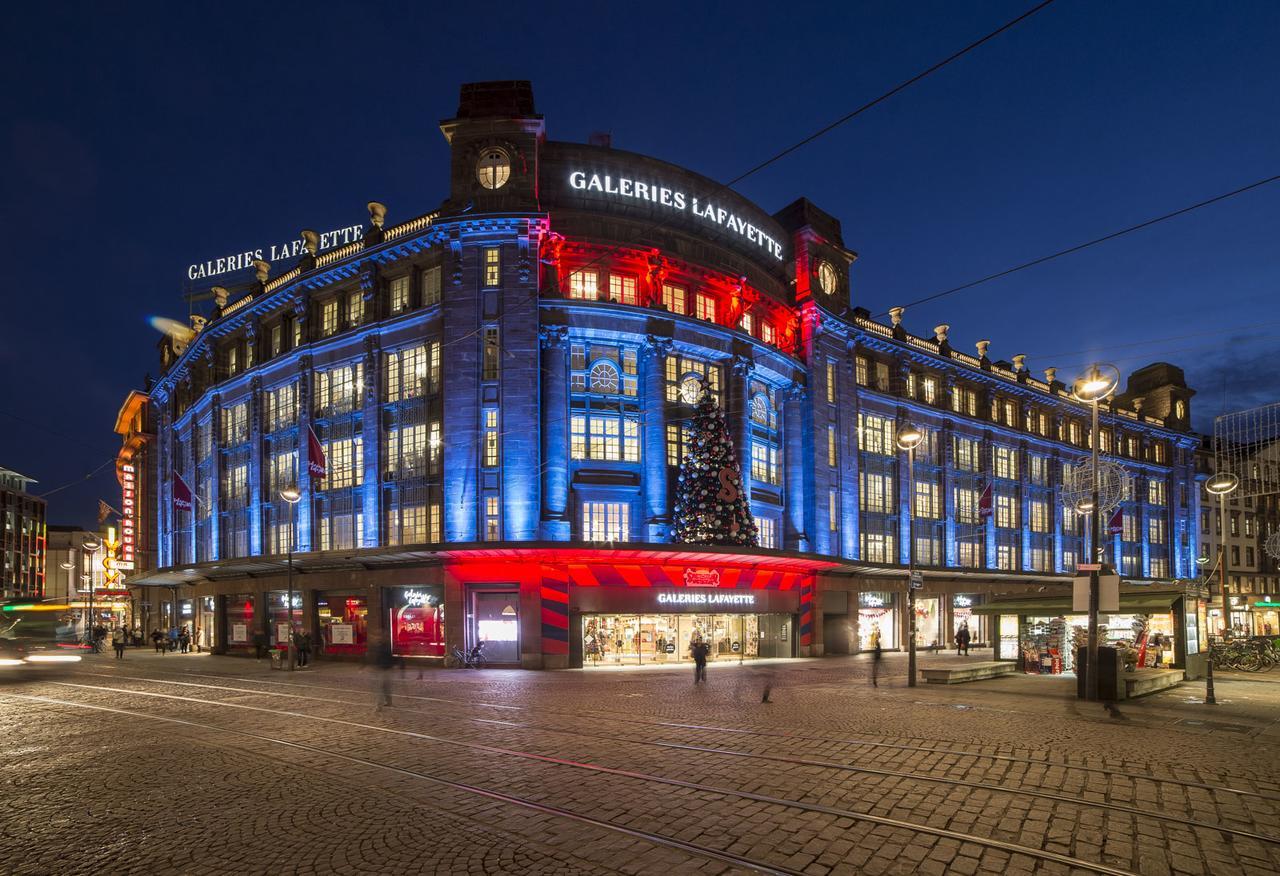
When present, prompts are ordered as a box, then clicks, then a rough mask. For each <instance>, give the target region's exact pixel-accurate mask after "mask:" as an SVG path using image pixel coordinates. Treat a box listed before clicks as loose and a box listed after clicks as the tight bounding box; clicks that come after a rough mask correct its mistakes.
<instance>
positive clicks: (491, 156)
mask: <svg viewBox="0 0 1280 876" xmlns="http://www.w3.org/2000/svg"><path fill="white" fill-rule="evenodd" d="M476 177H477V178H479V180H480V185H482V186H484V187H485V188H486V189H500V188H502V187H503V186H504V185H506V183H507V180H508V179H510V178H511V158H510V157H509V156H508V155H507V153H506V151H505V150H503V149H499V148H498V147H496V146H494V147H491V148H489V149H486V150H484V151H483V152H481V153H480V160H479V161H477V162H476Z"/></svg>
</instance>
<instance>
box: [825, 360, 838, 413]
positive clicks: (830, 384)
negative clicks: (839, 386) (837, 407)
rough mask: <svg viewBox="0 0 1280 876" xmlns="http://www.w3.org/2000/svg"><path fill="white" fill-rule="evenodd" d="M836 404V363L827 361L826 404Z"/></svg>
mask: <svg viewBox="0 0 1280 876" xmlns="http://www.w3.org/2000/svg"><path fill="white" fill-rule="evenodd" d="M835 403H836V363H835V362H832V361H831V360H830V359H828V360H827V404H829V405H833V404H835Z"/></svg>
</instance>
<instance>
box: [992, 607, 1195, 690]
mask: <svg viewBox="0 0 1280 876" xmlns="http://www.w3.org/2000/svg"><path fill="white" fill-rule="evenodd" d="M1000 630H1001V649H1002V656H1003V649H1004V632H1005V626H1004V618H1002V619H1001V627H1000ZM1088 631H1089V618H1088V615H1084V614H1073V615H1067V616H1058V617H1027V618H1025V622H1024V624H1023V625H1022V630H1021V637H1020V646H1021V657H1022V668H1023V671H1025V672H1029V673H1038V674H1043V675H1057V674H1060V673H1064V672H1075V671H1076V653H1077V652H1078V650H1079V649H1081V648H1084V647H1085V646H1086V644H1087V643H1088ZM1176 634H1177V629H1176V626H1175V623H1174V616H1173V612H1164V613H1157V614H1150V615H1146V614H1104V615H1100V616H1099V617H1098V644H1099V645H1100V646H1102V647H1109V648H1115V649H1116V650H1117V651H1118V652H1119V655H1120V659H1121V660H1122V661H1123V664H1124V666H1125V668H1126V669H1130V670H1132V669H1137V668H1145V669H1151V668H1168V667H1171V666H1172V665H1173V662H1174V660H1175V637H1176Z"/></svg>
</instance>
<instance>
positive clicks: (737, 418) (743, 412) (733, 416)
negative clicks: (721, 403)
mask: <svg viewBox="0 0 1280 876" xmlns="http://www.w3.org/2000/svg"><path fill="white" fill-rule="evenodd" d="M754 368H755V362H753V361H752V359H751V357H750V356H749V355H743V354H741V353H738V354H735V355H734V357H733V360H732V362H731V364H730V368H729V394H728V404H727V405H726V407H727V409H728V410H727V414H728V417H727V419H728V424H727V425H728V427H729V434H730V435H732V436H733V440H734V443H735V444H736V445H737V450H738V468H740V469H741V470H742V496H743V498H744V499H745V500H746V501H747V507H750V506H751V372H752V371H753V370H754Z"/></svg>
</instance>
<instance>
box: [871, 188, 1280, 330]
mask: <svg viewBox="0 0 1280 876" xmlns="http://www.w3.org/2000/svg"><path fill="white" fill-rule="evenodd" d="M1276 180H1280V174H1276V175H1275V176H1269V177H1267V178H1265V179H1260V180H1258V181H1256V182H1251V183H1249V184H1248V185H1246V186H1241V187H1240V188H1238V189H1232V190H1231V191H1229V192H1224V193H1223V194H1221V195H1215V196H1214V197H1212V198H1208V199H1206V200H1203V201H1198V202H1196V203H1194V204H1190V205H1189V206H1186V207H1182V208H1181V209H1178V210H1174V211H1173V212H1172V213H1165V214H1164V215H1162V216H1156V217H1155V218H1153V219H1147V220H1146V221H1145V222H1139V223H1138V224H1137V225H1130V226H1129V227H1128V228H1122V229H1120V230H1119V231H1112V232H1111V233H1110V234H1104V235H1103V236H1102V237H1096V238H1094V239H1093V240H1090V241H1086V242H1085V243H1078V244H1076V245H1075V246H1071V247H1067V248H1066V249H1063V250H1059V251H1058V252H1055V253H1051V254H1050V255H1044V256H1040V257H1039V258H1035V259H1032V260H1031V261H1029V262H1023V263H1022V264H1020V265H1016V266H1014V267H1012V268H1006V269H1005V270H1003V271H997V272H996V273H994V274H988V275H987V276H985V277H980V278H978V279H977V280H970V281H969V282H968V283H963V284H961V285H959V286H954V287H952V288H951V289H946V290H944V291H942V292H935V293H934V294H933V295H926V296H925V297H924V298H917V299H916V300H915V301H911V302H908V303H907V304H904V305H902V306H903V307H915V306H916V305H917V304H924V303H926V302H929V301H937V300H938V299H939V298H945V297H946V296H948V295H954V294H955V293H957V292H963V291H964V290H966V289H972V288H973V287H974V286H980V285H982V284H983V283H989V282H991V281H992V280H998V279H1000V278H1001V277H1007V276H1009V275H1010V274H1016V273H1017V272H1019V271H1025V270H1026V269H1027V268H1034V267H1035V266H1036V265H1042V264H1044V263H1045V262H1050V261H1053V260H1054V259H1058V258H1062V257H1063V256H1067V255H1071V254H1072V253H1077V252H1080V251H1081V250H1084V249H1088V248H1089V247H1091V246H1097V245H1098V244H1100V243H1106V242H1107V241H1109V240H1115V239H1116V238H1117V237H1123V236H1124V235H1126V234H1131V233H1133V232H1135V231H1140V230H1142V229H1143V228H1149V227H1151V226H1152V225H1155V224H1157V223H1160V222H1165V221H1167V220H1169V219H1174V218H1176V217H1178V216H1182V215H1184V214H1186V213H1190V212H1191V211H1192V210H1199V209H1200V208H1201V207H1207V206H1209V205H1210V204H1216V203H1218V202H1219V201H1225V200H1226V199H1227V198H1233V197H1235V196H1236V195H1241V194H1244V193H1245V192H1247V191H1251V190H1253V189H1256V188H1259V187H1261V186H1265V185H1267V184H1269V183H1273V182H1275V181H1276ZM888 315H889V313H888V311H885V312H884V313H882V314H879V316H888Z"/></svg>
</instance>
